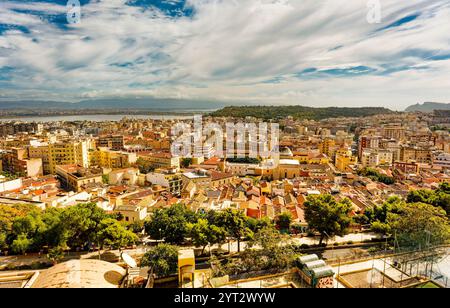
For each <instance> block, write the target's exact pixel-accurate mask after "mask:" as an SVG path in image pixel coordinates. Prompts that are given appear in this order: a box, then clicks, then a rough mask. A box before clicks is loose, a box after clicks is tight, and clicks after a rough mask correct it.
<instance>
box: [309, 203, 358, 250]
mask: <svg viewBox="0 0 450 308" xmlns="http://www.w3.org/2000/svg"><path fill="white" fill-rule="evenodd" d="M304 206H305V218H306V221H307V222H308V226H309V228H310V229H311V230H312V231H317V232H319V233H320V241H319V244H322V242H323V239H324V238H325V235H328V236H335V235H340V236H342V235H345V234H346V233H347V228H348V227H349V226H350V223H351V218H350V217H349V214H350V211H351V203H350V201H349V200H348V199H345V200H344V201H342V202H336V200H335V199H334V198H333V196H331V195H318V196H308V198H307V199H306V201H305V203H304Z"/></svg>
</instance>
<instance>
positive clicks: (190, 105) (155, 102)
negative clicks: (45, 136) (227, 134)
mask: <svg viewBox="0 0 450 308" xmlns="http://www.w3.org/2000/svg"><path fill="white" fill-rule="evenodd" d="M226 105H228V104H226V103H223V102H210V101H196V100H192V101H191V100H185V99H158V98H111V99H89V100H83V101H80V102H75V103H71V102H61V101H31V100H28V101H25V100H23V101H0V110H40V111H45V110H52V109H58V110H83V109H84V110H92V109H105V110H113V109H116V110H117V109H125V110H128V109H135V110H151V111H172V110H173V111H184V110H192V109H194V110H215V109H219V108H223V107H224V106H226Z"/></svg>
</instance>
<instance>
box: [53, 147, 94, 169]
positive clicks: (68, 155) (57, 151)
mask: <svg viewBox="0 0 450 308" xmlns="http://www.w3.org/2000/svg"><path fill="white" fill-rule="evenodd" d="M89 146H90V143H89V142H88V141H68V142H59V143H53V144H49V145H48V157H49V159H48V160H49V171H50V173H52V174H54V173H55V172H56V166H58V165H73V164H75V165H80V166H82V167H84V168H87V167H89V155H88V149H89Z"/></svg>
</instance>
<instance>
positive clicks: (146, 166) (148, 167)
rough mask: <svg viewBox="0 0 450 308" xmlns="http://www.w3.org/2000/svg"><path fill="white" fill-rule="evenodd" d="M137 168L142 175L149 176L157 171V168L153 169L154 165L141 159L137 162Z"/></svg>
mask: <svg viewBox="0 0 450 308" xmlns="http://www.w3.org/2000/svg"><path fill="white" fill-rule="evenodd" d="M136 166H137V167H138V169H139V172H140V173H142V174H147V173H149V172H153V171H155V167H153V165H152V163H151V162H149V161H148V160H145V159H143V158H142V157H139V158H138V159H137V161H136Z"/></svg>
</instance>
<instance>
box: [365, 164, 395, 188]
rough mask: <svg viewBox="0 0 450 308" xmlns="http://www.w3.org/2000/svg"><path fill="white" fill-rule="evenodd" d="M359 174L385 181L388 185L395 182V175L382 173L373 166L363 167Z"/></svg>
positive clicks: (374, 179)
mask: <svg viewBox="0 0 450 308" xmlns="http://www.w3.org/2000/svg"><path fill="white" fill-rule="evenodd" d="M358 175H361V176H366V177H368V178H370V179H372V180H373V181H376V182H380V183H384V184H386V185H392V184H394V183H395V179H394V178H393V177H391V176H387V175H384V174H381V173H380V172H378V171H377V170H375V169H372V168H363V169H361V170H359V171H358Z"/></svg>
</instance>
